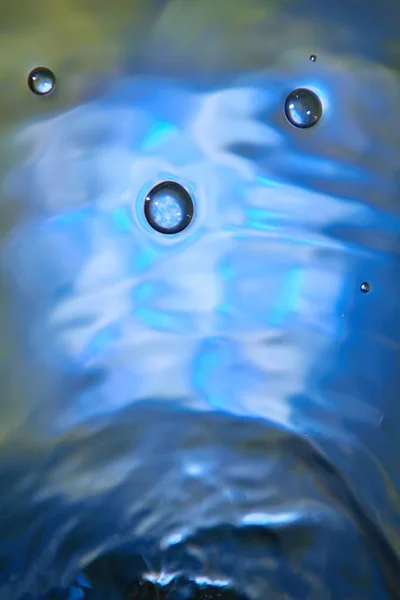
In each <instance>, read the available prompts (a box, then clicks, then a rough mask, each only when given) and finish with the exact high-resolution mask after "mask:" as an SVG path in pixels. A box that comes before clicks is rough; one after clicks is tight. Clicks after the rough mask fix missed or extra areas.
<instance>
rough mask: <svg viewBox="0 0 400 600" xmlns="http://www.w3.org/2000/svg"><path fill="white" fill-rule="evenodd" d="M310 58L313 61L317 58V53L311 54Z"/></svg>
mask: <svg viewBox="0 0 400 600" xmlns="http://www.w3.org/2000/svg"><path fill="white" fill-rule="evenodd" d="M310 60H311V62H315V61H316V60H317V55H316V54H311V56H310Z"/></svg>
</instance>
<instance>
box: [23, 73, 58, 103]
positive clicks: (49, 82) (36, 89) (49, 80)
mask: <svg viewBox="0 0 400 600" xmlns="http://www.w3.org/2000/svg"><path fill="white" fill-rule="evenodd" d="M28 85H29V87H30V89H31V90H32V92H33V93H34V94H38V95H39V96H46V95H47V94H50V92H52V91H53V90H54V88H55V86H56V78H55V76H54V73H53V71H50V69H48V68H47V67H36V68H35V69H33V70H32V71H31V72H30V73H29V77H28Z"/></svg>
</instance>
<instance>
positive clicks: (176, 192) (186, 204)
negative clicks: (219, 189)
mask: <svg viewBox="0 0 400 600" xmlns="http://www.w3.org/2000/svg"><path fill="white" fill-rule="evenodd" d="M144 212H145V216H146V219H147V221H148V223H149V225H151V227H152V228H153V229H155V230H156V231H159V232H160V233H166V234H172V233H179V232H180V231H183V230H184V229H186V227H188V225H189V224H190V222H191V220H192V219H193V214H194V206H193V201H192V198H191V197H190V194H189V193H188V192H187V191H186V190H185V188H184V187H182V186H181V185H179V183H175V182H174V181H165V182H163V183H160V184H158V185H156V186H155V187H154V188H153V189H152V190H151V191H150V192H149V193H148V195H147V196H146V199H145V203H144Z"/></svg>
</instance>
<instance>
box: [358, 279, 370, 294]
mask: <svg viewBox="0 0 400 600" xmlns="http://www.w3.org/2000/svg"><path fill="white" fill-rule="evenodd" d="M360 290H361V291H362V293H363V294H368V292H370V291H371V284H370V283H369V282H368V281H364V282H363V283H362V284H361V285H360Z"/></svg>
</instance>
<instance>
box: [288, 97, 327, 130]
mask: <svg viewBox="0 0 400 600" xmlns="http://www.w3.org/2000/svg"><path fill="white" fill-rule="evenodd" d="M285 113H286V117H287V119H288V121H289V122H290V123H291V124H292V125H294V126H295V127H301V128H303V129H306V128H308V127H312V126H313V125H315V124H316V123H317V122H318V121H319V119H320V118H321V115H322V104H321V100H320V99H319V98H318V96H317V94H314V92H312V91H311V90H307V89H305V88H299V89H297V90H294V91H293V92H291V93H290V94H289V96H288V97H287V98H286V102H285Z"/></svg>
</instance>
